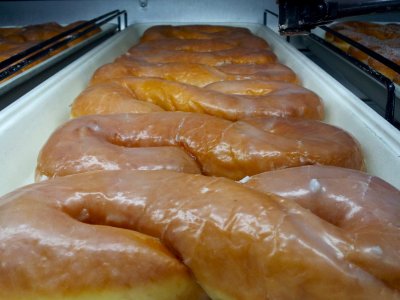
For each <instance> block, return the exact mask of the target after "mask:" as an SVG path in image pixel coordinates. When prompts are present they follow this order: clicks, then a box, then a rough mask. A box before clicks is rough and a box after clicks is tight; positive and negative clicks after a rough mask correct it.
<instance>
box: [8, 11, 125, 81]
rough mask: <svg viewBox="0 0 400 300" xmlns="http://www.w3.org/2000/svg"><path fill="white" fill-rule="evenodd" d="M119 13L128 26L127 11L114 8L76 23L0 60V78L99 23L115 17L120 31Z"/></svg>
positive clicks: (87, 31) (97, 25)
mask: <svg viewBox="0 0 400 300" xmlns="http://www.w3.org/2000/svg"><path fill="white" fill-rule="evenodd" d="M121 15H123V16H124V28H126V27H127V26H128V15H127V12H126V11H125V10H123V11H120V10H114V11H111V12H109V13H106V14H104V15H102V16H99V17H97V18H94V19H92V20H90V21H87V22H84V23H82V24H80V25H77V26H76V27H74V28H72V29H70V30H67V31H65V32H62V33H60V34H58V35H56V36H54V37H52V38H50V39H48V40H46V41H43V42H41V43H38V44H36V45H35V46H33V47H31V48H28V49H26V50H24V51H21V52H20V53H18V54H15V55H13V56H11V57H10V58H8V59H6V60H4V61H2V62H0V70H1V69H5V70H3V71H1V72H0V80H3V79H5V78H7V77H9V76H11V75H13V74H14V73H16V72H17V71H19V70H21V69H22V68H24V67H26V66H27V65H30V64H31V63H33V62H35V61H36V60H38V59H39V58H41V57H43V56H46V55H47V54H49V53H51V52H53V51H55V50H57V49H59V48H61V47H62V46H65V45H66V44H68V43H69V42H71V41H73V40H76V39H78V38H79V37H81V36H83V35H85V34H87V33H89V32H91V31H93V30H95V29H96V28H99V27H100V26H101V25H103V24H105V23H107V22H109V21H111V20H113V19H115V18H117V21H118V27H117V28H118V31H121V30H122V25H121ZM82 29H84V30H82ZM80 30H82V31H80ZM24 58H25V59H24ZM22 59H24V60H22Z"/></svg>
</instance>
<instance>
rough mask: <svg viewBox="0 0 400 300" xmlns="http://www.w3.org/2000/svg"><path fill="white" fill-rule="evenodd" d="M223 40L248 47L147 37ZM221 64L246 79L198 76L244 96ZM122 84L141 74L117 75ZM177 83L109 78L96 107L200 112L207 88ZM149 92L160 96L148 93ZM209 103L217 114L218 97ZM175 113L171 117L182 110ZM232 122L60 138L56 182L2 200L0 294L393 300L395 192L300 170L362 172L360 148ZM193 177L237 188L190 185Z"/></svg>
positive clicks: (140, 123) (48, 168) (211, 31)
mask: <svg viewBox="0 0 400 300" xmlns="http://www.w3.org/2000/svg"><path fill="white" fill-rule="evenodd" d="M226 35H227V36H229V37H231V38H232V37H233V36H235V37H237V38H240V37H242V38H244V37H243V36H246V39H247V40H246V41H249V40H251V39H253V38H251V35H249V32H248V31H247V30H246V29H240V28H231V27H220V26H182V27H169V26H163V27H154V28H151V29H149V30H148V31H147V32H146V33H145V34H144V36H143V38H142V40H143V41H153V40H155V39H157V40H158V39H167V40H170V39H171V37H172V38H173V39H176V38H179V39H183V41H184V42H183V43H182V45H183V46H182V47H183V48H184V49H189V48H188V47H189V46H188V44H190V43H188V42H186V39H188V38H190V39H193V38H196V40H199V39H200V40H202V41H203V40H206V41H209V40H211V41H212V40H213V39H216V37H218V36H226ZM254 40H257V41H258V39H254ZM229 41H230V39H226V41H224V43H221V44H220V45H219V44H218V45H217V46H213V47H216V49H218V50H215V51H226V50H229V49H234V47H237V45H238V44H240V43H236V42H230V43H229ZM213 42H216V41H213ZM174 43H178V42H177V41H174V42H168V43H167V44H168V45H169V44H174ZM194 44H196V43H194ZM204 44H206V43H204ZM214 44H216V43H214ZM232 44H234V45H235V46H234V47H233V46H232V48H229V47H231V45H232ZM245 44H247V42H246V43H245ZM199 45H200V46H198V47H199V48H196V49H197V50H198V49H200V50H202V51H204V48H201V47H203V44H202V43H199ZM175 46H176V45H175ZM190 47H191V46H190ZM220 48H223V49H220ZM242 48H243V47H242ZM168 51H171V50H168ZM179 51H190V50H179ZM209 52H212V51H209ZM196 53H200V52H196ZM232 53H233V52H231V53H230V54H232ZM151 55H153V54H151ZM157 55H158V54H157ZM196 55H197V54H196ZM225 55H226V53H225ZM235 55H236V54H235ZM262 55H265V53H262V51H261V56H262ZM233 56H234V55H233ZM233 56H232V57H233ZM261 56H257V57H261ZM152 57H155V56H152ZM169 57H171V56H169ZM198 57H200V56H198ZM204 57H207V59H208V58H209V57H210V56H204ZM226 58H227V56H225V57H224V59H226ZM157 59H158V58H157ZM257 59H258V58H257ZM212 60H214V58H213V59H212ZM228 61H229V60H228ZM118 64H119V62H118ZM155 64H157V65H155ZM135 65H136V66H137V65H139V66H144V67H143V68H142V69H141V71H140V72H143V73H145V74H149V73H150V72H152V70H151V66H153V65H154V66H155V69H156V71H154V72H156V73H157V72H158V73H157V74H162V73H164V72H165V69H163V68H165V67H164V66H161V67H159V64H158V63H155V62H146V63H143V61H140V63H137V62H135ZM130 66H132V65H130ZM225 66H230V67H233V68H235V67H237V66H236V65H221V66H216V67H215V66H213V68H203V69H205V70H206V71H207V72H211V73H213V74H216V73H217V74H218V75H217V76H221V77H217V78H219V79H218V80H216V81H215V82H214V83H211V85H214V89H215V90H218V91H220V92H221V94H220V96H221V97H222V96H223V95H226V94H225V93H226V91H227V90H228V94H229V93H231V94H237V93H239V92H238V91H237V85H236V84H238V85H239V86H240V83H241V82H246V79H244V78H235V79H243V81H240V82H239V81H237V82H236V81H235V83H234V84H235V86H234V87H232V86H231V85H222V86H221V84H220V83H221V82H220V80H225V77H224V76H226V77H229V76H231V75H232V74H234V73H235V72H234V71H231V72H226V71H224V70H222V69H221V68H223V67H225ZM250 66H251V68H250V69H252V68H253V69H254V65H253V64H250ZM264 66H265V67H267V69H268V64H264ZM274 66H275V67H274V68H276V64H274ZM179 67H181V66H179ZM157 68H159V69H157ZM277 68H278V69H281V70H285V71H286V69H285V68H281V67H277ZM203 69H202V70H203ZM239 69H241V70H242V69H243V66H242V65H240V67H239ZM253 69H252V70H253ZM255 69H257V70H258V67H256V68H255ZM103 70H104V69H103ZM120 70H121V69H119V70H118V71H117V72H116V73H118V72H120ZM143 70H144V71H143ZM160 70H164V71H160ZM242 71H243V70H242ZM124 72H127V73H129V74H131V72H138V71H131V69H130V67H129V66H128V67H126V66H123V67H122V73H124ZM140 72H139V73H140ZM103 73H104V72H103ZM105 73H107V72H105ZM143 73H142V74H143ZM171 73H173V72H171ZM188 73H190V71H188ZM221 73H222V74H223V75H221ZM239 73H240V74H241V76H243V74H244V73H247V75H248V74H249V73H250V74H251V73H258V71H257V72H253V71H246V72H243V73H241V72H239ZM96 74H100V72H97V73H96ZM118 74H121V73H118ZM175 74H178V75H174V76H175V77H174V78H177V77H179V72H177V73H175ZM125 75H126V74H124V76H125ZM135 75H136V73H135ZM236 75H237V74H236ZM106 76H108V75H106ZM118 76H119V75H118ZM136 76H137V75H136ZM142 76H143V75H142ZM268 76H269V75H268ZM189 77H190V75H189ZM192 77H195V76H192ZM94 79H95V77H94V78H93V80H94ZM97 79H98V78H97ZM168 79H170V78H168ZM168 79H165V78H163V79H160V78H156V79H155V78H148V79H147V78H125V77H124V78H123V79H120V78H119V77H117V78H107V79H106V80H105V82H109V81H108V80H111V83H112V84H108V85H106V86H103V90H104V91H107V90H108V89H109V91H110V93H106V94H101V93H99V94H97V95H96V97H97V98H98V99H99V98H102V97H103V98H105V99H101V101H100V105H104V104H103V103H106V102H107V100H108V99H111V100H110V101H111V102H112V101H113V100H112V97H111V98H110V95H112V94H113V93H114V92H116V91H118V89H124V88H125V86H127V85H131V86H135V85H136V86H135V88H130V87H129V88H128V89H125V90H124V92H123V93H125V94H123V93H122V92H121V93H122V94H119V95H118V96H117V97H122V96H123V95H125V96H126V97H128V96H131V95H134V98H140V99H138V100H141V101H139V102H143V100H144V99H147V97H149V98H151V99H153V98H157V97H160V96H159V95H162V94H165V93H167V89H168V88H170V87H171V86H172V87H174V88H175V89H176V90H178V91H179V90H181V93H183V94H184V97H183V98H187V97H189V98H190V100H191V102H189V103H190V104H189V105H188V104H186V107H191V106H195V107H196V106H198V103H204V101H205V100H203V102H199V101H198V100H193V98H196V97H197V96H198V95H197V94H194V92H193V89H194V88H198V89H200V87H198V86H196V87H195V86H192V85H189V84H188V82H185V84H182V83H180V82H169V81H168ZM173 80H175V79H173ZM229 80H231V79H229ZM258 80H259V82H256V83H257V84H259V83H261V85H257V86H256V88H254V89H250V88H249V87H248V86H246V87H245V89H248V90H249V92H248V93H249V94H257V93H258V94H260V93H264V92H265V90H267V89H272V88H271V86H273V84H271V83H268V82H265V81H263V79H260V78H258ZM146 81H148V82H150V83H151V86H150V87H149V88H148V89H147V90H146V84H148V82H146ZM289 81H290V80H289ZM199 82H200V81H199ZM202 82H204V81H202ZM114 83H115V84H114ZM247 83H248V82H247ZM247 83H246V84H247ZM99 84H103V81H101V82H100V83H99ZM174 84H176V85H174ZM209 84H210V83H207V84H205V85H209ZM229 84H233V83H232V81H231V82H229ZM251 84H255V83H254V82H253V81H252V82H251ZM137 85H139V87H137ZM164 85H166V86H167V88H163V86H164ZM199 85H200V84H199ZM93 86H94V85H93ZM93 86H91V87H89V89H90V88H92V87H93ZM260 86H261V87H260ZM283 86H284V87H285V89H283V90H282V91H281V93H284V91H285V90H286V88H287V87H288V86H287V85H286V86H285V85H283ZM113 87H116V89H115V90H114V91H112V88H113ZM156 89H161V92H160V93H159V94H158V95H157V96H153V95H154V94H155V93H154V92H153V91H154V90H156ZM186 89H189V91H186ZM212 90H213V89H210V91H212ZM150 91H152V92H153V94H150V95H149V94H148V93H149V92H150ZM289 91H290V92H291V91H292V89H291V88H289ZM290 92H289V94H290ZM84 93H88V91H85V92H84ZM139 93H142V96H140V97H139V96H137V95H138V94H139ZM297 93H299V94H300V95H301V94H304V90H301V89H300V88H299V89H298V90H297ZM121 95H122V96H121ZM308 95H309V94H308ZM81 96H82V95H81ZM152 97H153V98H152ZM304 97H307V96H304ZM312 97H317V96H312ZM165 98H166V99H168V101H170V102H171V103H174V101H176V102H182V101H183V100H179V99H180V98H179V96H167V97H165ZM171 98H173V99H171ZM176 99H178V100H176ZM213 100H214V102H217V104H219V103H218V97H217V96H215V98H213ZM129 101H132V99H131V98H130V99H129ZM159 101H162V100H159ZM230 101H231V102H232V101H233V100H230ZM279 101H285V98H284V97H281V98H280V99H279ZM288 101H289V102H290V101H292V100H291V99H289V100H288ZM212 102H213V101H210V102H209V106H211V105H212ZM154 103H155V100H151V101H150V104H152V105H153V106H154V107H157V106H156V105H155V104H154ZM156 103H158V102H156ZM193 103H195V104H193ZM91 105H92V106H95V105H96V102H95V101H93V102H92V103H91ZM108 105H109V106H111V108H113V106H114V104H113V102H112V104H111V105H110V104H108ZM169 105H170V106H168V105H166V104H164V106H163V109H166V108H167V107H174V105H172V104H169ZM214 105H215V106H218V105H216V104H214ZM314 105H317V107H320V103H319V102H314ZM123 106H124V105H122V108H121V107H119V109H124V108H123ZM183 107H185V105H183ZM263 109H266V108H263ZM89 110H90V109H89ZM159 110H161V108H160V109H159ZM173 110H180V109H173ZM230 110H232V111H234V110H235V107H233V108H230V109H229V107H227V108H226V109H225V111H224V115H236V116H241V117H235V118H231V119H233V120H237V119H240V120H239V121H230V120H229V118H226V119H228V120H226V119H225V120H224V119H222V118H220V117H217V116H212V115H209V113H208V112H207V111H205V110H204V109H203V108H202V109H200V110H199V111H200V112H207V113H208V114H200V113H199V112H151V113H143V112H142V113H140V114H114V115H104V116H99V115H92V116H84V117H79V118H77V119H74V120H72V121H70V122H67V123H66V124H65V125H63V126H62V127H60V128H59V129H58V130H57V131H56V132H55V133H54V134H53V135H52V137H51V138H50V139H49V141H48V143H47V144H46V145H45V146H44V148H43V150H42V152H41V154H40V157H39V161H38V169H37V176H38V179H41V177H43V176H46V177H55V176H62V177H61V178H51V179H49V180H46V181H43V182H41V183H36V184H33V185H31V186H27V187H24V188H21V189H19V190H16V191H15V192H12V193H10V194H9V195H6V196H5V197H3V198H1V199H0V203H4V204H3V205H1V206H0V230H1V234H0V261H1V262H2V263H1V264H0V298H6V299H28V298H29V299H54V298H55V297H57V298H66V299H88V298H89V299H101V298H104V299H110V298H113V299H141V300H143V299H159V300H161V299H208V298H211V299H222V300H225V299H226V300H228V299H305V298H307V299H354V298H359V299H378V298H384V299H400V294H399V288H400V285H399V282H400V265H399V263H398V262H399V261H400V260H399V253H398V251H397V249H398V247H399V244H400V232H399V227H400V224H399V223H398V220H399V216H400V207H399V203H400V202H399V201H400V193H399V191H398V190H396V189H395V188H393V187H391V186H390V185H388V184H386V183H385V182H383V181H382V180H380V179H378V178H375V177H372V176H369V175H367V174H365V173H362V172H360V171H357V170H351V169H344V168H338V167H332V166H317V165H314V166H303V167H297V168H295V167H293V166H296V165H302V164H333V165H340V166H345V167H349V168H354V169H362V168H363V166H364V164H363V159H362V154H361V151H360V146H359V145H358V143H357V142H356V141H355V140H354V139H353V138H352V137H351V136H350V135H349V134H347V133H346V132H344V131H343V130H341V129H339V128H335V127H333V126H330V125H327V124H324V123H321V122H319V121H316V120H312V119H313V118H310V119H299V118H298V119H291V118H281V117H266V116H263V117H257V118H256V117H255V116H254V115H240V114H237V113H235V112H230ZM139 111H140V110H139ZM189 111H190V110H189ZM214 111H218V110H217V109H214ZM317 111H318V110H317ZM108 112H109V111H108ZM245 112H246V111H245ZM229 113H230V114H229ZM73 114H74V115H76V113H73ZM78 114H79V113H78ZM243 117H246V118H245V119H243ZM303 117H304V116H303ZM319 118H322V115H319V117H314V119H319ZM109 157H111V159H110V158H109ZM47 162H48V163H47ZM288 167H290V168H288ZM281 168H286V169H284V170H275V171H273V170H274V169H281ZM102 169H103V170H102ZM104 169H106V170H104ZM117 169H125V170H117ZM132 169H138V170H139V171H138V170H136V171H135V170H132ZM148 169H152V170H157V171H148ZM162 169H165V170H164V171H160V170H162ZM94 170H98V171H94ZM166 170H168V171H166ZM170 170H173V171H170ZM265 170H270V172H267V173H262V172H263V171H265ZM176 171H178V172H176ZM81 172H84V173H82V174H75V173H81ZM200 172H201V173H203V174H206V175H214V176H224V177H228V178H232V179H240V178H242V180H241V181H240V182H235V181H232V180H230V179H226V178H218V177H209V176H204V175H199V174H185V173H200ZM253 174H257V175H254V176H253V177H244V176H247V175H253ZM65 175H68V176H65ZM243 177H244V178H243ZM136 231H137V232H136ZM138 232H140V233H138ZM150 236H152V237H150ZM77 278H79V279H80V280H77Z"/></svg>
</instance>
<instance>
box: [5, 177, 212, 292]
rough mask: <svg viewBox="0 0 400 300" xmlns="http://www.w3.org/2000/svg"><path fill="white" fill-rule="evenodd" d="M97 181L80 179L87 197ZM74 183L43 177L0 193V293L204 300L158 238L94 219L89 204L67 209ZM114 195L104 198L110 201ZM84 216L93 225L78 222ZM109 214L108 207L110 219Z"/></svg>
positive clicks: (96, 188)
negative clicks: (36, 182) (28, 184)
mask: <svg viewBox="0 0 400 300" xmlns="http://www.w3.org/2000/svg"><path fill="white" fill-rule="evenodd" d="M100 177H101V176H100ZM82 179H83V178H82ZM87 179H90V178H87ZM98 179H99V180H96V181H94V182H90V181H88V182H85V185H86V187H87V189H88V190H92V191H93V193H94V194H92V195H91V196H94V195H95V193H96V192H101V190H100V189H98V187H99V186H100V185H101V182H102V180H101V179H100V178H98ZM103 179H104V182H103V183H105V184H111V183H112V182H111V181H110V180H107V179H106V178H103ZM114 179H115V180H118V179H117V177H116V178H114ZM122 180H123V178H122ZM76 184H77V182H76V179H73V178H71V179H70V180H67V181H64V182H58V183H55V185H54V183H53V182H50V181H49V182H46V183H43V184H41V185H40V186H35V185H32V186H27V187H26V188H23V189H21V190H19V191H17V192H14V193H12V194H9V195H8V196H5V197H4V198H1V199H0V203H2V205H0V261H1V264H0V298H1V299H9V300H17V299H41V300H43V299H48V300H50V299H121V300H122V299H147V300H153V299H164V300H167V299H169V300H175V299H181V300H186V299H206V296H205V294H204V293H203V292H202V291H201V289H200V288H199V287H198V286H197V284H196V283H195V282H194V280H193V278H192V276H191V273H190V271H189V270H188V269H187V268H186V267H185V266H184V265H183V264H181V263H180V262H179V261H178V260H177V259H176V258H175V257H174V256H173V255H172V254H171V253H170V252H169V251H168V250H167V249H166V247H165V246H164V245H162V244H161V243H160V241H159V240H157V239H155V238H152V237H149V236H146V235H143V234H140V233H137V232H134V231H128V230H126V229H122V228H116V227H111V226H107V227H106V226H99V225H97V224H101V223H100V222H98V221H96V218H99V217H101V214H98V212H99V211H98V208H96V207H91V205H90V203H89V202H88V203H87V206H86V207H84V208H82V210H79V208H78V207H76V208H77V210H75V211H72V210H70V209H71V208H72V209H73V207H74V206H75V204H76V200H77V199H76V198H75V196H77V194H75V193H76V192H77V190H76V189H77V188H78V187H77V186H76ZM54 187H55V188H54ZM109 188H111V186H109ZM78 189H79V188H78ZM111 189H112V188H111ZM55 191H57V192H56V194H57V196H56V197H55V198H53V199H52V200H50V198H48V196H49V195H54V196H55V194H53V192H55ZM110 191H111V190H110ZM114 192H115V193H117V194H118V190H114ZM121 192H123V191H121ZM117 194H114V195H113V196H112V195H111V193H110V194H109V196H112V197H114V199H115V200H117V199H118V196H117ZM74 195H75V196H74ZM81 196H83V195H81ZM79 197H80V196H78V198H79ZM83 197H84V198H85V196H83ZM68 199H69V200H68ZM74 199H75V200H74ZM110 199H111V198H110ZM119 199H120V200H122V198H119ZM81 200H82V199H81ZM4 202H8V203H5V204H4ZM67 202H69V204H67ZM74 203H75V204H74ZM92 209H94V210H95V211H96V212H95V213H94V214H93V215H91V214H92ZM89 215H91V218H93V219H92V222H90V223H91V224H92V225H89V224H84V223H82V222H87V221H88V220H87V217H88V216H89ZM114 217H116V216H113V215H112V214H108V213H107V216H106V219H107V223H108V224H109V225H112V223H113V222H114V221H113V218H114ZM117 222H118V221H117ZM120 227H122V226H120Z"/></svg>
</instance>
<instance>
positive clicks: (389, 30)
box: [326, 21, 400, 83]
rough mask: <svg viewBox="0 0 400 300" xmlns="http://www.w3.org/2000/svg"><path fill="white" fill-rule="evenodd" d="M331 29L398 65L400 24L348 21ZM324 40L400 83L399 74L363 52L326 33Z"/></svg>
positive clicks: (399, 57) (399, 58)
mask: <svg viewBox="0 0 400 300" xmlns="http://www.w3.org/2000/svg"><path fill="white" fill-rule="evenodd" d="M331 28H332V29H334V30H336V31H338V32H339V33H341V34H343V35H345V36H347V37H349V38H350V39H352V40H354V41H356V42H358V43H360V44H361V45H363V46H365V47H367V48H369V49H371V50H373V51H375V52H376V53H378V54H380V55H382V56H383V57H385V58H387V59H389V60H391V61H393V62H394V63H396V64H398V65H400V24H376V23H368V22H359V21H350V22H343V23H337V24H335V25H332V26H331ZM326 39H327V40H328V41H330V42H331V43H333V44H334V45H336V46H337V47H338V48H340V49H342V50H343V51H344V52H346V53H347V54H349V55H351V56H353V57H354V58H356V59H358V60H359V61H362V62H363V63H365V64H367V65H369V66H371V67H372V68H374V69H375V70H377V71H378V72H379V73H381V74H383V75H385V76H386V77H388V78H389V79H391V80H393V81H394V82H395V83H400V74H399V73H397V72H396V71H394V70H392V69H391V68H389V67H387V66H385V65H384V64H382V63H380V62H379V61H377V60H375V59H374V58H372V57H370V56H369V55H367V54H365V53H364V52H363V51H361V50H359V49H357V48H356V47H354V46H351V45H349V44H348V43H346V42H345V41H343V40H341V39H340V38H338V37H335V36H333V35H332V34H331V33H326Z"/></svg>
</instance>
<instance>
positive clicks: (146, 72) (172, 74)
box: [90, 60, 297, 87]
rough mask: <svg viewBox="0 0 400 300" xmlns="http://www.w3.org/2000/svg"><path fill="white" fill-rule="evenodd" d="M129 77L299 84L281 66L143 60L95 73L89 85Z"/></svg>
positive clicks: (196, 82) (198, 83) (201, 82)
mask: <svg viewBox="0 0 400 300" xmlns="http://www.w3.org/2000/svg"><path fill="white" fill-rule="evenodd" d="M126 76H137V77H158V78H163V79H168V80H173V81H178V82H182V83H187V84H191V85H195V86H199V87H204V86H206V85H208V84H210V83H213V82H217V81H222V80H242V79H261V80H275V81H283V82H292V83H296V82H297V77H296V74H295V73H294V72H293V71H292V70H290V69H289V68H288V67H286V66H284V65H282V64H266V65H256V64H239V65H237V64H234V65H232V64H230V65H224V66H220V67H212V66H207V65H202V64H196V63H164V64H162V63H159V64H155V63H154V64H152V63H146V62H143V61H135V60H132V61H129V62H125V63H118V62H114V63H111V64H106V65H104V66H102V67H100V68H98V69H97V70H96V72H95V73H94V74H93V76H92V79H91V81H90V84H91V85H93V84H96V83H102V82H104V81H107V80H109V79H115V78H121V77H126Z"/></svg>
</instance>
